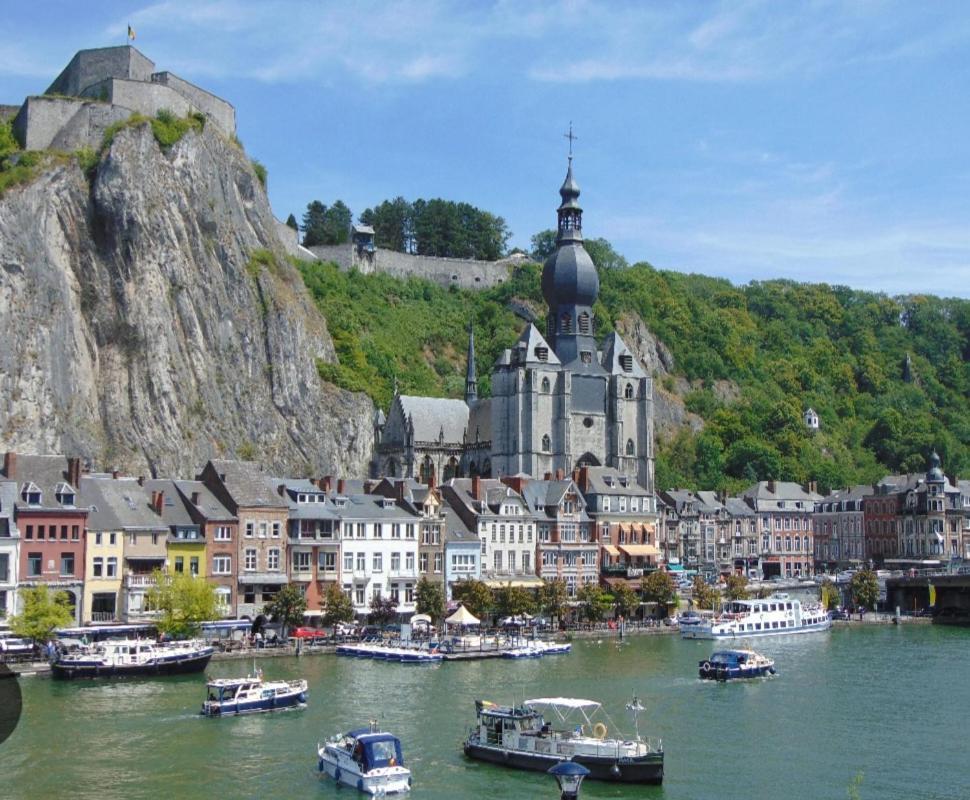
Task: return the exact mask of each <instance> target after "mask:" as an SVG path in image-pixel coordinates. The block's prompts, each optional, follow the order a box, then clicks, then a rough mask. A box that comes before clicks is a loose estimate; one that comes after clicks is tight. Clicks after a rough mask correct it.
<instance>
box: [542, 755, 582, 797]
mask: <svg viewBox="0 0 970 800" xmlns="http://www.w3.org/2000/svg"><path fill="white" fill-rule="evenodd" d="M546 771H547V772H548V773H549V774H550V775H554V776H555V778H556V782H557V783H558V784H559V791H560V792H561V794H560V795H559V800H577V798H578V797H579V786H580V784H581V783H582V782H583V778H585V777H586V776H587V775H589V770H588V769H586V767H584V766H583V765H582V764H577V763H576V762H575V761H560V762H559V763H558V764H556V765H555V766H552V767H550V768H549V769H548V770H546Z"/></svg>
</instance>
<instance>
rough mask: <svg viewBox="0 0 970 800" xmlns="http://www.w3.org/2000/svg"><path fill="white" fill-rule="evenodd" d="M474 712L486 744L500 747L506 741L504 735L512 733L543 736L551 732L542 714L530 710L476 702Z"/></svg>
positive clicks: (482, 701) (521, 707)
mask: <svg viewBox="0 0 970 800" xmlns="http://www.w3.org/2000/svg"><path fill="white" fill-rule="evenodd" d="M475 711H476V713H477V715H478V720H479V724H480V725H481V731H480V735H481V737H482V741H483V742H485V743H486V744H495V745H501V744H503V743H504V742H505V740H506V736H505V734H506V733H508V732H512V731H515V732H516V733H518V734H520V735H525V736H530V735H531V736H543V735H545V734H548V733H550V732H551V728H550V725H549V723H548V722H546V721H545V720H544V719H543V717H542V714H540V713H539V712H538V711H535V710H534V709H531V708H525V707H523V706H518V707H516V706H500V705H497V704H495V703H490V702H488V701H487V700H476V701H475Z"/></svg>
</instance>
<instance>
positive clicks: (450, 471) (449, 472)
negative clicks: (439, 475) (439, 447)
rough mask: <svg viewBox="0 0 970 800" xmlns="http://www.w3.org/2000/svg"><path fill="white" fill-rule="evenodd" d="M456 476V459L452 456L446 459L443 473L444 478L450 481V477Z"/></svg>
mask: <svg viewBox="0 0 970 800" xmlns="http://www.w3.org/2000/svg"><path fill="white" fill-rule="evenodd" d="M457 476H458V459H457V458H455V457H454V456H452V457H451V458H449V459H448V463H447V464H445V474H444V480H446V481H450V480H451V479H452V478H455V477H457Z"/></svg>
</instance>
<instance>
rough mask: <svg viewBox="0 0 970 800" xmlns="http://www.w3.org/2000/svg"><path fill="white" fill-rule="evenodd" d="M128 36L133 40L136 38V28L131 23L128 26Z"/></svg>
mask: <svg viewBox="0 0 970 800" xmlns="http://www.w3.org/2000/svg"><path fill="white" fill-rule="evenodd" d="M128 38H129V39H132V40H133V39H134V38H135V29H134V28H132V27H131V25H129V26H128Z"/></svg>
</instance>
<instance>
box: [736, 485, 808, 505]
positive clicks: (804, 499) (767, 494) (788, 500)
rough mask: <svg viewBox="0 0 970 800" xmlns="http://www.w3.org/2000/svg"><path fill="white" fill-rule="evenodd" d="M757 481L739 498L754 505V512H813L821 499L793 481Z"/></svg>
mask: <svg viewBox="0 0 970 800" xmlns="http://www.w3.org/2000/svg"><path fill="white" fill-rule="evenodd" d="M773 483H774V485H773V486H772V482H771V481H759V482H758V483H756V484H755V485H754V486H752V487H750V488H749V489H748V490H747V491H745V492H744V494H742V495H741V496H742V497H744V498H745V499H747V500H749V501H751V502H752V503H753V504H754V507H755V510H756V511H806V510H807V511H813V510H814V508H815V503H816V502H817V501H819V500H821V499H822V496H821V495H820V494H818V492H806V491H805V489H803V488H802V487H801V485H799V484H797V483H795V482H794V481H774V482H773Z"/></svg>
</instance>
